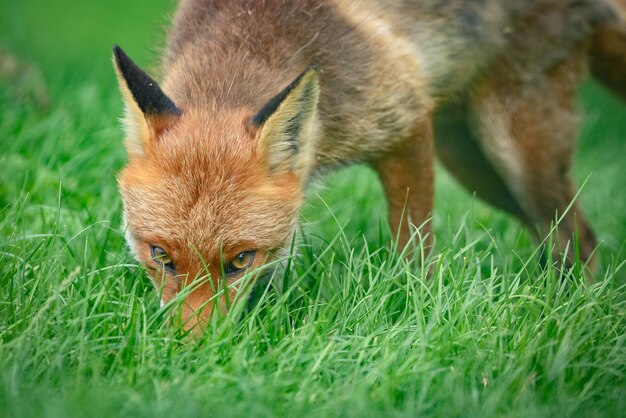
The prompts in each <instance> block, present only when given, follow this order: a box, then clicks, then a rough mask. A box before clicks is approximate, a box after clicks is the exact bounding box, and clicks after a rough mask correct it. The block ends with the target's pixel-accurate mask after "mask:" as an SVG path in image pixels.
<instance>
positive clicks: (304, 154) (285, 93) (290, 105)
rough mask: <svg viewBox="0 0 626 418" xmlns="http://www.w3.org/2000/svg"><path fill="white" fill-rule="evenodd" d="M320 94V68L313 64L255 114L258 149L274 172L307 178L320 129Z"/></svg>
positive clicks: (253, 120) (253, 122) (304, 179)
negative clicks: (318, 117)
mask: <svg viewBox="0 0 626 418" xmlns="http://www.w3.org/2000/svg"><path fill="white" fill-rule="evenodd" d="M319 94H320V87H319V71H318V68H317V67H309V68H307V69H306V70H304V71H303V72H302V74H300V75H299V76H298V77H297V78H296V79H295V80H294V81H292V82H291V83H290V84H289V85H288V86H287V87H286V88H284V89H283V90H282V91H281V92H280V93H278V94H277V95H276V96H274V97H273V98H272V99H270V100H269V101H268V102H267V103H266V104H265V105H264V106H263V107H262V108H261V110H259V111H258V112H257V113H256V114H255V115H254V116H253V117H252V120H251V121H252V124H253V125H255V126H256V127H257V128H259V131H258V134H257V141H258V143H257V151H258V153H259V155H260V157H261V158H262V159H263V160H265V161H266V162H267V164H268V167H269V169H270V171H271V172H272V173H279V172H295V173H296V174H297V175H299V176H300V177H301V178H302V180H303V181H306V178H307V177H308V173H309V171H310V169H311V167H312V166H313V163H314V150H315V142H316V138H317V137H318V136H319V132H320V129H319V123H318V121H317V105H318V101H319Z"/></svg>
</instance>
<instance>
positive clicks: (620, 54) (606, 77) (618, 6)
mask: <svg viewBox="0 0 626 418" xmlns="http://www.w3.org/2000/svg"><path fill="white" fill-rule="evenodd" d="M608 1H609V3H610V4H611V6H612V9H613V12H614V13H613V16H612V18H611V19H607V20H605V21H604V22H602V23H601V24H599V25H598V26H597V28H596V30H595V33H594V36H593V38H592V41H591V50H590V67H591V73H592V74H593V76H594V77H595V78H596V80H598V81H600V82H601V83H602V84H604V85H605V86H607V87H608V88H610V89H611V90H613V92H615V94H617V95H619V96H621V98H622V99H624V100H626V0H608Z"/></svg>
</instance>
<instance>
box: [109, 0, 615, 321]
mask: <svg viewBox="0 0 626 418" xmlns="http://www.w3.org/2000/svg"><path fill="white" fill-rule="evenodd" d="M620 2H621V0H620ZM623 10H624V5H623V4H620V3H617V0H615V3H610V2H609V1H608V0H606V2H605V1H603V0H562V1H555V0H527V1H519V2H518V1H504V0H456V1H441V0H388V1H384V2H380V1H375V0H360V1H356V0H318V1H313V0H311V1H307V0H297V1H269V0H268V1H249V0H245V1H244V0H233V1H217V0H214V1H212V0H184V1H182V3H181V4H180V6H179V8H178V11H177V13H176V15H175V18H174V22H173V26H172V28H171V31H170V33H169V38H168V43H167V48H166V50H165V53H164V58H163V82H162V83H161V85H160V86H159V85H158V84H157V83H156V82H155V81H154V80H153V79H152V78H150V77H149V76H148V75H146V74H145V73H144V72H143V71H142V70H140V69H139V68H138V67H137V66H136V65H135V64H134V63H133V62H132V61H131V60H130V58H128V56H126V54H125V53H124V52H123V51H122V50H121V49H119V48H115V51H114V61H115V66H116V69H117V73H118V76H119V80H120V86H121V89H122V92H123V94H124V97H125V102H126V108H127V113H126V117H125V123H124V125H125V128H126V147H127V150H128V155H129V162H128V166H127V167H126V168H125V169H124V170H123V172H122V173H121V175H120V178H119V185H120V190H121V195H122V197H123V201H124V214H125V221H126V228H127V238H128V242H129V244H130V247H131V248H132V249H133V251H134V253H135V255H136V257H137V258H138V260H140V261H141V262H143V263H145V265H146V266H147V267H148V269H149V274H150V275H151V277H152V279H153V281H154V282H155V284H156V285H158V286H160V287H161V288H162V292H163V293H162V300H163V302H167V301H169V300H170V299H171V298H172V297H174V295H176V294H177V293H178V292H180V291H181V289H182V288H183V287H184V286H185V285H186V284H190V283H192V282H193V283H195V287H194V288H193V290H192V291H191V292H190V293H189V295H188V296H187V297H186V300H185V304H184V307H183V317H184V318H185V319H187V325H186V326H187V327H188V328H191V327H193V326H195V325H196V324H198V323H199V322H202V321H203V320H204V319H206V318H207V316H208V315H209V312H210V311H211V309H212V308H213V305H215V304H216V303H221V302H218V300H220V299H219V298H218V299H216V298H214V295H215V292H216V289H219V288H221V287H220V283H222V282H226V283H230V282H233V281H235V280H237V279H238V278H239V277H240V276H241V275H242V274H243V273H244V272H245V271H247V270H249V269H255V268H259V267H261V266H263V265H264V264H266V263H267V262H269V261H271V260H273V259H275V258H276V257H279V256H280V255H281V254H282V253H283V252H284V249H285V248H288V247H289V245H290V244H291V241H292V237H293V233H294V230H295V228H296V227H297V224H298V212H299V209H300V207H301V205H302V202H303V193H304V189H305V187H306V185H307V183H308V182H309V181H310V179H311V177H312V176H314V175H315V174H316V173H321V172H324V171H327V170H329V169H334V168H337V167H340V166H343V165H346V164H350V163H355V162H359V163H365V164H369V165H370V166H371V167H372V168H373V169H374V170H375V171H376V172H377V173H378V175H379V177H380V180H381V182H382V185H383V188H384V191H385V195H386V198H387V201H388V209H389V221H390V226H391V228H392V230H394V231H398V237H399V241H400V242H399V244H400V247H401V248H402V247H404V246H406V245H407V244H409V243H410V242H411V240H412V239H415V237H421V242H422V244H423V245H425V246H426V247H429V246H430V243H431V238H430V224H429V222H428V219H429V216H430V213H431V211H432V204H433V175H434V172H433V166H434V156H435V151H436V153H437V154H438V156H439V158H440V160H441V161H442V162H443V164H444V165H445V166H446V167H447V168H448V169H449V170H450V172H451V173H452V174H453V175H455V176H456V177H457V178H458V179H459V181H460V182H461V183H462V184H463V185H464V186H466V187H467V188H468V189H469V190H471V191H475V192H476V193H477V194H478V196H480V197H482V198H483V199H485V200H486V201H488V202H490V203H491V204H493V205H495V206H497V207H499V208H502V209H504V210H507V211H509V212H510V213H512V214H513V215H515V216H516V217H517V218H519V219H520V220H521V221H522V222H523V223H525V224H526V225H528V226H529V227H530V228H531V229H532V230H533V231H535V232H536V233H537V234H538V236H541V235H543V236H545V234H547V233H548V232H549V229H550V224H551V222H552V221H554V219H555V217H556V216H557V215H559V216H561V215H562V216H564V219H563V221H562V222H561V223H560V225H559V227H558V228H559V238H560V240H561V242H559V243H557V245H556V246H555V249H554V251H556V252H561V251H565V250H566V248H568V244H567V243H568V241H569V240H571V239H572V237H573V236H574V234H577V236H578V239H579V242H580V255H581V257H582V258H583V259H586V258H588V257H590V255H591V253H592V250H593V248H594V247H595V240H594V237H593V234H592V232H591V229H590V227H589V226H588V224H587V222H586V220H585V218H584V216H583V214H582V213H581V211H580V209H579V208H578V206H577V205H576V204H574V205H573V207H572V208H571V210H570V211H566V208H567V207H568V206H569V205H570V203H571V201H572V199H573V198H574V186H573V184H572V182H571V180H570V177H569V171H570V165H571V157H572V153H573V149H574V138H575V122H576V117H575V109H574V93H575V90H576V85H577V83H578V82H579V80H580V79H581V78H582V77H583V76H585V74H586V71H587V68H589V67H590V68H591V69H592V71H593V74H594V75H597V76H598V78H599V79H600V80H601V81H604V82H605V83H606V84H607V85H610V86H612V87H613V88H615V89H616V90H617V91H618V93H620V94H622V95H626V81H624V70H625V68H626V67H624V65H625V64H626V35H625V34H624V31H623V23H622V21H621V20H620V19H622V16H621V13H622V11H623ZM420 226H421V228H420V229H419V231H416V227H420ZM194 280H195V281H194ZM235 289H236V286H231V287H230V288H229V290H228V292H229V296H231V297H235V293H236V290H235Z"/></svg>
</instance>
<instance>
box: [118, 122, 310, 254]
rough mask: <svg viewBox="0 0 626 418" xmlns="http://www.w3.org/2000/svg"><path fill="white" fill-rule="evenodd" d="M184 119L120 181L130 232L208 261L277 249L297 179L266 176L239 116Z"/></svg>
mask: <svg viewBox="0 0 626 418" xmlns="http://www.w3.org/2000/svg"><path fill="white" fill-rule="evenodd" d="M183 115H184V116H182V117H181V119H180V120H179V121H178V122H177V123H176V124H175V125H174V126H173V127H172V128H171V129H169V130H168V131H167V132H165V133H163V135H162V136H161V137H159V138H149V139H148V140H149V141H152V143H151V146H150V152H149V153H147V154H146V155H145V156H142V157H134V158H131V160H130V161H129V164H128V166H127V167H126V168H125V169H124V170H123V172H122V174H121V176H120V186H121V190H122V195H123V199H124V206H125V216H126V220H127V225H128V228H129V230H130V232H131V233H132V234H134V235H135V237H137V238H138V239H140V240H143V241H152V242H151V243H155V244H156V243H161V242H165V243H169V244H170V245H171V246H174V247H177V248H179V249H181V251H182V248H191V247H195V249H196V250H198V251H199V252H201V253H202V254H203V255H205V256H206V255H209V254H214V253H216V252H219V251H220V249H227V248H229V247H235V246H239V245H241V243H247V244H248V245H251V246H254V247H256V248H265V249H271V248H272V247H275V246H277V245H280V244H281V243H282V241H284V240H285V239H286V238H287V237H288V235H289V234H290V232H291V231H292V230H293V228H294V227H295V225H293V222H294V221H293V219H294V215H295V214H296V212H297V208H298V207H299V204H300V202H301V199H302V196H301V194H302V192H301V190H300V188H299V180H298V179H297V178H295V176H289V175H283V176H273V175H271V174H270V173H269V170H268V168H267V166H266V164H263V161H260V160H259V158H258V157H257V155H256V152H255V151H256V147H255V138H254V137H253V136H252V135H250V133H249V132H246V129H245V125H244V121H245V118H244V117H243V116H242V114H241V112H237V114H236V115H235V117H232V115H231V117H217V115H210V114H209V113H207V112H197V111H196V112H193V111H192V112H187V113H186V114H185V112H184V113H183Z"/></svg>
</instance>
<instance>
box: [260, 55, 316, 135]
mask: <svg viewBox="0 0 626 418" xmlns="http://www.w3.org/2000/svg"><path fill="white" fill-rule="evenodd" d="M318 71H319V68H318V66H317V65H311V66H309V67H307V68H306V69H305V70H304V71H302V73H300V75H299V76H298V77H296V79H295V80H293V81H292V82H291V83H289V85H288V86H287V87H285V88H284V89H283V91H281V92H280V93H278V94H277V95H276V96H274V97H272V98H271V99H270V100H269V101H268V102H267V103H266V104H265V105H264V106H263V107H262V108H261V110H259V111H258V112H257V113H256V115H254V116H253V117H252V123H253V124H254V125H255V126H257V127H260V126H261V125H263V124H264V123H265V121H266V120H267V119H268V118H269V117H270V116H272V114H273V113H274V112H276V110H278V106H280V104H281V103H282V102H283V101H284V100H285V99H286V98H287V96H289V93H291V92H292V91H293V89H294V88H296V87H297V86H298V85H299V84H300V82H301V81H302V78H304V76H305V75H306V74H308V73H310V72H315V73H316V74H317V72H318Z"/></svg>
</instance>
